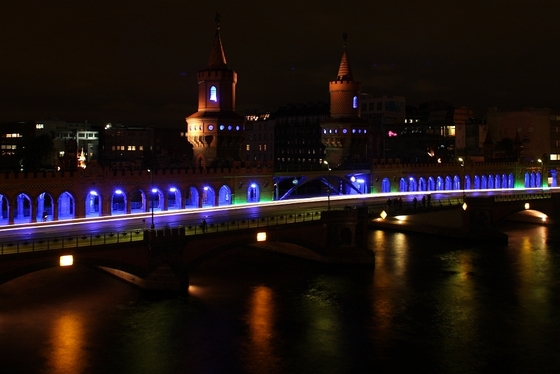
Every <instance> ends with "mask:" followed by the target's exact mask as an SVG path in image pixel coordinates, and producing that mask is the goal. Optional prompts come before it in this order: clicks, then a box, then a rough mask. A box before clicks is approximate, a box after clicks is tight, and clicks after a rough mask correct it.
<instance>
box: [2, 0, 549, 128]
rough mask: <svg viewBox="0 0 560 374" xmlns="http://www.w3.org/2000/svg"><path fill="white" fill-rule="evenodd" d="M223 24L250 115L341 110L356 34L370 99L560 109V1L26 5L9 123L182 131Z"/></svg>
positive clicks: (9, 90) (13, 41)
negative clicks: (301, 107) (333, 84)
mask: <svg viewBox="0 0 560 374" xmlns="http://www.w3.org/2000/svg"><path fill="white" fill-rule="evenodd" d="M52 4H55V5H52ZM216 12H218V13H220V14H221V36H222V42H223V45H224V50H225V54H226V58H227V63H228V67H229V68H231V69H233V70H235V71H236V72H237V74H238V79H239V81H238V84H237V112H239V113H241V114H244V113H245V110H246V109H256V110H259V111H274V110H276V109H278V108H279V107H280V106H281V105H284V104H286V103H299V102H316V101H328V99H329V94H328V82H329V81H330V80H332V79H334V78H335V77H336V73H337V70H338V65H339V63H340V57H341V55H342V45H343V40H342V34H343V33H345V32H346V33H348V54H349V60H350V65H351V68H352V72H353V74H354V79H355V80H357V81H360V82H361V83H362V92H365V93H372V94H374V95H390V96H405V97H406V100H407V104H409V105H418V104H420V103H422V102H427V101H431V100H445V101H448V102H450V103H451V104H453V105H455V106H463V105H464V106H467V107H470V108H472V109H474V110H475V113H476V114H479V115H483V114H484V113H485V111H486V109H487V108H488V107H489V106H501V107H509V108H518V107H523V106H534V107H550V108H554V109H560V68H559V67H560V66H559V65H560V64H559V62H560V30H559V29H558V22H559V21H558V20H559V14H560V2H558V0H518V1H516V0H510V1H505V0H504V1H503V0H486V1H479V0H457V1H449V0H448V1H442V0H430V1H417V0H401V1H399V0H396V1H384V2H382V1H371V0H368V1H357V0H356V1H346V2H342V1H337V2H328V1H306V0H297V1H294V0H283V1H276V2H271V1H266V0H264V1H254V0H244V1H231V0H227V1H215V0H208V1H188V0H187V1H186V0H181V1H176V0H162V1H155V0H130V1H125V0H109V1H104V0H97V1H87V2H86V1H82V0H71V1H64V0H55V1H44V0H22V1H17V2H16V1H9V2H5V3H3V4H2V9H1V16H0V46H1V47H2V48H1V51H2V54H1V55H0V122H4V121H15V120H37V119H46V118H59V119H62V120H67V121H83V120H89V121H90V122H102V121H103V122H105V121H107V122H122V123H123V124H127V125H133V124H142V125H147V124H153V125H161V126H182V125H183V124H184V118H185V117H186V116H187V115H189V114H191V113H193V112H195V111H196V105H197V93H198V91H197V90H198V89H197V82H196V73H197V71H198V70H201V69H204V68H205V67H206V66H207V62H208V58H209V55H210V50H211V46H212V41H213V37H214V33H215V28H216V24H215V22H214V16H215V13H216Z"/></svg>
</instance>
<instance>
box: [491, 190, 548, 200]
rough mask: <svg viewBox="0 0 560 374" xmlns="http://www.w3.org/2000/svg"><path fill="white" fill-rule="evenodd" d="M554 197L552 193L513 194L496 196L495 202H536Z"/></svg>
mask: <svg viewBox="0 0 560 374" xmlns="http://www.w3.org/2000/svg"><path fill="white" fill-rule="evenodd" d="M551 197H552V193H551V192H543V193H531V194H528V193H522V194H511V195H495V196H494V201H495V202H499V201H519V200H536V199H550V198H551Z"/></svg>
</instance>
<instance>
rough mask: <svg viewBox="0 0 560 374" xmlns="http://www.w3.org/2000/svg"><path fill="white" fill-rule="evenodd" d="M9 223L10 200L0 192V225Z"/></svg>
mask: <svg viewBox="0 0 560 374" xmlns="http://www.w3.org/2000/svg"><path fill="white" fill-rule="evenodd" d="M9 223H10V200H8V199H7V198H6V196H4V195H2V194H0V225H7V224H9Z"/></svg>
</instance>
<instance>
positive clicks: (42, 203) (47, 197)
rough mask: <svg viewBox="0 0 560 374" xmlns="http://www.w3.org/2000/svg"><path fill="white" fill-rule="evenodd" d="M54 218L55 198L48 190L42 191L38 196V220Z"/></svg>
mask: <svg viewBox="0 0 560 374" xmlns="http://www.w3.org/2000/svg"><path fill="white" fill-rule="evenodd" d="M53 218H54V199H53V197H52V196H51V194H49V193H48V192H41V193H40V194H39V196H37V211H36V212H35V219H36V220H37V222H42V221H52V220H53Z"/></svg>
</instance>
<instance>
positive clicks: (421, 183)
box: [418, 177, 426, 191]
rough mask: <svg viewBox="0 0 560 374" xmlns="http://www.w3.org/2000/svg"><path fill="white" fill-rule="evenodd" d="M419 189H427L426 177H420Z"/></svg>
mask: <svg viewBox="0 0 560 374" xmlns="http://www.w3.org/2000/svg"><path fill="white" fill-rule="evenodd" d="M418 191H426V179H425V178H424V177H420V179H418Z"/></svg>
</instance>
